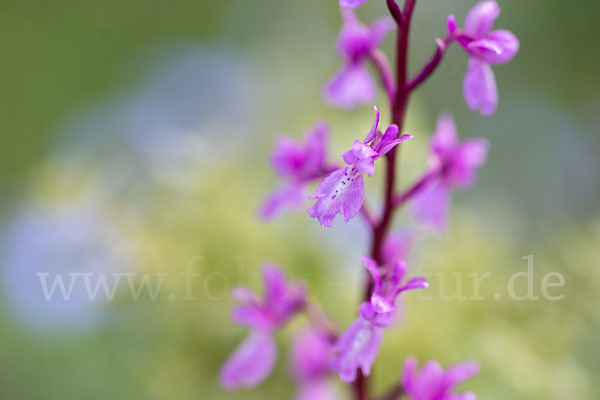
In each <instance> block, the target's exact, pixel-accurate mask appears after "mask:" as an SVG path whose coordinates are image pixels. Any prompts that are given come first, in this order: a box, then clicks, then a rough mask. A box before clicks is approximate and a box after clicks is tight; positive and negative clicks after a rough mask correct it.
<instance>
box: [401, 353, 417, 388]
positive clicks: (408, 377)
mask: <svg viewBox="0 0 600 400" xmlns="http://www.w3.org/2000/svg"><path fill="white" fill-rule="evenodd" d="M417 365H418V361H417V359H416V358H415V357H408V358H407V359H406V361H404V368H403V370H402V385H403V386H404V389H405V390H406V391H407V392H409V393H410V392H411V391H412V388H413V385H414V380H415V374H416V372H417Z"/></svg>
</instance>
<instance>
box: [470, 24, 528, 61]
mask: <svg viewBox="0 0 600 400" xmlns="http://www.w3.org/2000/svg"><path fill="white" fill-rule="evenodd" d="M467 49H468V51H469V53H470V54H471V55H473V56H474V57H477V58H478V59H480V60H482V61H484V62H486V63H489V64H504V63H507V62H509V61H510V60H512V58H513V57H514V56H515V54H517V51H518V50H519V40H518V39H517V38H516V37H515V35H513V34H512V32H510V31H506V30H500V31H494V32H492V33H491V34H490V35H488V36H487V37H486V38H484V39H480V40H475V41H473V42H471V43H469V44H468V45H467Z"/></svg>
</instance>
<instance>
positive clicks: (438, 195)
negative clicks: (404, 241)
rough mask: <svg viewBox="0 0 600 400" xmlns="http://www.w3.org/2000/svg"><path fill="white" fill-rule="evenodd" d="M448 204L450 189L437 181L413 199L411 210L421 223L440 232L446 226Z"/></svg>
mask: <svg viewBox="0 0 600 400" xmlns="http://www.w3.org/2000/svg"><path fill="white" fill-rule="evenodd" d="M449 203H450V188H449V187H448V186H447V185H446V184H445V183H444V182H443V181H437V182H433V183H431V184H429V186H427V187H425V188H424V189H423V190H422V191H421V193H419V194H418V195H417V196H416V197H415V198H414V199H413V202H412V208H413V210H414V212H415V213H416V214H417V216H418V217H419V218H420V219H421V220H422V221H424V222H427V223H429V224H430V225H431V226H432V227H433V228H434V229H436V230H437V231H440V232H441V231H444V230H445V229H446V226H447V224H448V207H449Z"/></svg>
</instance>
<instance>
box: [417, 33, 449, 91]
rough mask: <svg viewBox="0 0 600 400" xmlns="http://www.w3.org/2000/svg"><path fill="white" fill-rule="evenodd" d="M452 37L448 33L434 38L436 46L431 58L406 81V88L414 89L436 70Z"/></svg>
mask: <svg viewBox="0 0 600 400" xmlns="http://www.w3.org/2000/svg"><path fill="white" fill-rule="evenodd" d="M454 39H455V36H454V35H452V34H448V35H447V36H446V37H445V38H444V39H439V38H438V39H436V40H435V42H436V44H437V48H436V50H435V53H433V57H431V60H429V62H428V63H427V64H425V66H424V67H423V69H422V70H421V72H419V73H418V74H417V76H415V78H414V79H413V80H411V81H410V82H409V83H408V90H410V91H412V90H414V89H416V88H417V87H418V86H419V85H420V84H422V83H423V82H425V80H426V79H427V78H429V76H430V75H431V74H432V73H433V72H434V71H435V70H436V68H437V67H438V65H440V62H441V61H442V58H443V57H444V54H446V49H447V48H448V46H449V45H450V44H451V43H452V42H453V41H454Z"/></svg>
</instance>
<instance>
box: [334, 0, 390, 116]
mask: <svg viewBox="0 0 600 400" xmlns="http://www.w3.org/2000/svg"><path fill="white" fill-rule="evenodd" d="M342 17H343V18H344V26H343V27H342V30H341V32H340V35H339V38H338V42H337V51H338V54H339V55H340V57H341V58H342V59H343V60H344V66H343V67H342V69H341V70H340V71H339V72H338V73H336V74H335V75H334V76H333V77H332V78H331V79H330V80H329V82H327V84H326V85H325V89H324V91H323V95H324V97H325V99H326V100H327V102H328V103H329V104H331V105H332V106H335V107H340V108H354V107H356V106H358V105H366V104H373V101H375V97H376V95H377V84H376V83H375V80H374V79H373V77H372V76H371V74H370V73H369V70H368V69H367V66H366V65H365V64H366V61H367V60H368V58H369V56H370V54H371V52H373V51H375V50H376V49H377V46H379V44H380V43H381V41H382V40H383V39H384V37H385V35H387V33H388V32H389V31H391V30H392V29H393V28H394V22H393V20H392V19H391V18H380V19H378V20H376V21H375V22H374V23H373V25H371V26H370V27H366V26H364V25H363V24H361V23H360V21H359V20H358V19H357V18H356V15H354V12H353V11H352V10H342Z"/></svg>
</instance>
